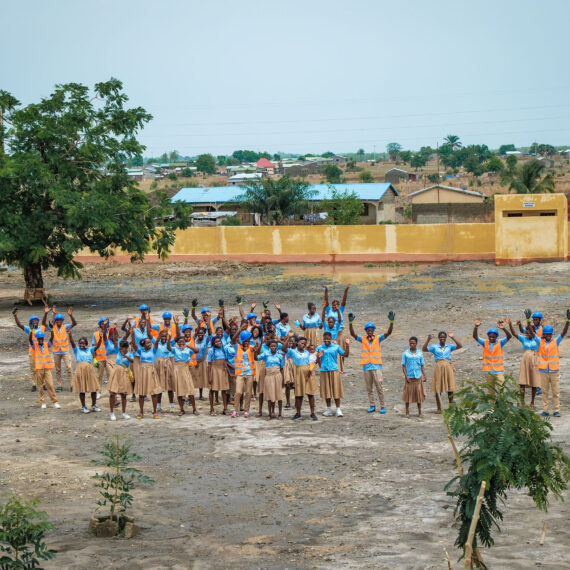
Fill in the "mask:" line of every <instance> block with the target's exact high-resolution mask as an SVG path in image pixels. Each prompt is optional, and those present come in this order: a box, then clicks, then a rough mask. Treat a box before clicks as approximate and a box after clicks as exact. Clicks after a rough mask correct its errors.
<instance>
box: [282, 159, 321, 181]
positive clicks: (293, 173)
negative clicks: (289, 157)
mask: <svg viewBox="0 0 570 570" xmlns="http://www.w3.org/2000/svg"><path fill="white" fill-rule="evenodd" d="M322 169H323V167H322V166H321V165H320V164H319V163H318V162H293V163H285V164H283V166H282V168H281V172H280V173H281V174H283V175H287V176H289V177H290V178H299V177H300V176H308V175H309V174H319V173H320V172H321V170H322Z"/></svg>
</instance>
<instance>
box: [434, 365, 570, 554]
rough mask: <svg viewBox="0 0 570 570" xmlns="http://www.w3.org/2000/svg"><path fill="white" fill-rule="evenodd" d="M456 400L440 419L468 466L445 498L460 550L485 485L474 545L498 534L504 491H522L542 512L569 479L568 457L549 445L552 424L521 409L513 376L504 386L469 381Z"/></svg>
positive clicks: (490, 542)
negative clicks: (451, 505)
mask: <svg viewBox="0 0 570 570" xmlns="http://www.w3.org/2000/svg"><path fill="white" fill-rule="evenodd" d="M455 396H456V397H455V400H454V404H453V405H452V406H450V407H449V408H448V409H447V410H445V412H444V420H445V421H446V422H447V424H448V425H449V428H450V430H451V434H452V435H453V436H454V437H461V440H462V441H463V442H464V444H463V448H462V449H461V450H460V452H459V455H460V457H461V461H462V463H463V466H464V468H465V467H466V468H467V469H466V470H465V471H464V474H463V477H461V478H460V477H455V478H453V479H452V480H451V481H449V483H448V484H447V485H446V490H448V495H450V496H452V497H456V499H457V504H456V508H455V517H456V521H457V523H458V526H459V533H458V536H457V539H456V541H455V545H456V546H457V547H458V548H463V547H464V545H465V542H466V541H467V536H468V533H469V526H470V524H471V518H472V516H473V512H474V509H475V502H476V499H477V494H478V493H479V488H480V486H481V482H482V481H486V483H487V486H486V490H485V495H484V500H483V504H482V506H481V514H480V518H479V521H478V523H477V527H476V531H475V540H474V543H473V547H475V546H477V540H479V541H480V542H481V544H483V545H484V546H492V545H493V544H494V539H493V536H492V530H493V526H495V527H496V528H497V529H498V530H500V528H499V522H500V521H502V520H503V512H502V511H501V510H500V509H499V507H500V503H503V504H505V502H506V499H507V492H508V491H509V490H511V489H519V490H520V489H526V490H527V491H528V493H529V495H530V496H531V498H532V499H533V501H534V502H535V504H536V506H537V507H538V508H539V509H541V510H544V511H546V510H547V508H548V504H549V501H548V498H549V497H548V496H549V493H552V494H553V495H554V496H555V497H556V498H557V499H562V492H563V491H564V490H565V489H566V487H567V482H568V479H569V478H570V458H569V457H567V456H566V455H565V454H564V452H563V451H562V449H561V447H560V446H558V445H555V444H553V443H552V442H551V439H550V432H551V431H552V426H551V425H550V423H548V422H545V421H543V420H542V419H541V418H540V417H539V416H538V415H537V414H535V413H534V412H533V411H532V410H530V409H529V408H526V407H519V405H520V403H521V400H520V392H519V387H518V386H517V385H516V384H515V383H514V382H513V378H512V376H510V375H508V376H507V377H506V379H505V384H504V387H503V388H501V387H500V386H499V385H496V384H495V383H493V382H487V383H477V382H468V383H467V385H466V387H465V388H464V389H462V390H461V391H459V392H457V394H456V395H455Z"/></svg>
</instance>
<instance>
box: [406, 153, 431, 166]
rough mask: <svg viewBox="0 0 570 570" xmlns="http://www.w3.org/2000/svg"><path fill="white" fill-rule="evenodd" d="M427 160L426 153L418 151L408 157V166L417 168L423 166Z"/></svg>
mask: <svg viewBox="0 0 570 570" xmlns="http://www.w3.org/2000/svg"><path fill="white" fill-rule="evenodd" d="M427 161H428V155H427V154H426V153H422V152H418V153H416V154H414V155H413V156H412V157H411V159H410V166H411V167H412V168H414V169H415V170H417V169H418V168H421V167H422V166H425V165H426V163H427Z"/></svg>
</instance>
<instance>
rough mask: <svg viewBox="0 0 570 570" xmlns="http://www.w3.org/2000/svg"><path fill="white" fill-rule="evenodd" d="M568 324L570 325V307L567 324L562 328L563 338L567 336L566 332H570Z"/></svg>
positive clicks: (561, 334) (567, 311)
mask: <svg viewBox="0 0 570 570" xmlns="http://www.w3.org/2000/svg"><path fill="white" fill-rule="evenodd" d="M568 325H570V309H567V310H566V324H565V325H564V328H563V329H562V332H561V333H560V336H561V337H562V338H564V337H565V336H566V333H567V332H568Z"/></svg>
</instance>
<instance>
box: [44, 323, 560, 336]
mask: <svg viewBox="0 0 570 570" xmlns="http://www.w3.org/2000/svg"><path fill="white" fill-rule="evenodd" d="M553 333H554V329H553V328H552V327H551V326H550V325H545V326H544V327H543V328H542V334H553ZM36 336H37V335H36Z"/></svg>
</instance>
